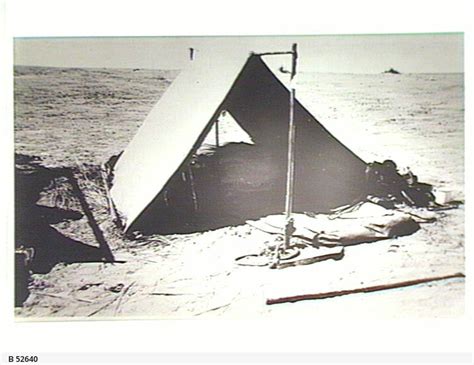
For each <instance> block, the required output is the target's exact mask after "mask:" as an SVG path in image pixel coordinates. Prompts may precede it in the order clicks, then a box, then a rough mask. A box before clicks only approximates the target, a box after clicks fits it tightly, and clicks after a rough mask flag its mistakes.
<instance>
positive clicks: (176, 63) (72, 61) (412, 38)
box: [14, 33, 464, 73]
mask: <svg viewBox="0 0 474 365" xmlns="http://www.w3.org/2000/svg"><path fill="white" fill-rule="evenodd" d="M292 43H297V44H298V52H299V59H298V65H299V70H302V71H310V72H336V73H379V72H382V71H384V70H387V69H389V68H391V67H393V68H395V69H397V70H398V71H400V72H403V73H438V72H440V73H442V72H464V62H463V59H464V52H463V43H464V39H463V34H462V33H438V34H436V33H435V34H412V35H410V34H402V35H396V34H395V35H344V36H341V35H339V36H338V35H324V36H283V37H278V36H267V37H262V36H259V37H121V38H120V37H89V38H15V40H14V63H15V64H16V65H34V66H53V67H99V68H102V67H106V68H110V67H112V68H147V69H181V68H182V67H183V66H184V65H185V64H186V63H187V62H188V60H189V51H188V49H189V48H190V47H193V48H195V49H196V50H197V53H196V57H199V55H200V54H206V55H212V54H213V53H219V54H224V55H226V56H227V55H228V56H229V57H232V55H236V54H241V53H242V52H250V51H255V52H268V51H286V50H290V49H291V44H292ZM287 59H288V58H287ZM270 62H273V63H275V64H277V63H281V64H285V63H286V61H285V60H284V59H282V58H278V57H276V58H273V59H272V61H270Z"/></svg>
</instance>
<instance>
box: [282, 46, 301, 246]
mask: <svg viewBox="0 0 474 365" xmlns="http://www.w3.org/2000/svg"><path fill="white" fill-rule="evenodd" d="M291 55H292V60H291V61H292V62H291V77H290V84H291V86H290V113H289V114H290V115H289V127H288V167H287V174H286V196H285V241H284V248H285V249H287V248H288V247H289V246H290V240H291V236H292V235H293V233H294V222H293V217H292V212H293V196H294V182H295V120H294V119H295V95H296V91H295V86H294V77H295V75H296V62H297V59H298V51H297V45H296V43H294V44H293V46H292V52H291Z"/></svg>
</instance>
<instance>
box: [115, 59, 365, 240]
mask: <svg viewBox="0 0 474 365" xmlns="http://www.w3.org/2000/svg"><path fill="white" fill-rule="evenodd" d="M223 110H225V111H227V112H229V113H230V114H231V115H232V117H233V118H234V119H235V121H236V122H237V123H238V124H239V126H240V127H241V128H242V129H243V130H244V131H245V132H247V133H248V135H249V136H250V137H251V138H252V140H253V142H254V144H253V145H250V144H244V143H235V144H228V145H226V146H222V147H220V148H216V150H215V151H214V154H213V155H211V156H196V151H197V150H198V149H199V147H200V146H201V144H202V142H203V140H204V139H205V138H206V136H207V135H208V133H209V131H210V130H211V128H212V127H213V125H214V124H215V123H216V121H217V119H218V117H219V115H220V114H221V112H222V111H223ZM288 115H289V90H288V89H287V87H285V85H284V84H283V83H282V82H281V81H280V80H279V79H278V78H277V77H276V76H275V74H273V72H272V71H271V70H270V68H269V67H268V66H267V65H266V63H265V61H264V60H263V59H262V57H260V56H257V55H250V56H248V55H246V56H245V57H242V58H240V59H236V58H232V59H212V60H206V59H203V60H197V61H193V62H191V63H190V65H189V67H188V68H187V69H185V70H183V71H182V72H181V73H180V74H179V76H178V77H177V78H176V80H175V81H174V82H173V84H172V85H171V86H170V87H169V89H168V90H167V91H166V92H165V94H164V95H163V96H162V97H161V99H160V100H159V101H158V102H157V104H156V105H155V106H154V108H153V109H152V110H151V112H150V113H149V115H148V116H147V118H146V119H145V121H144V123H143V125H142V126H141V128H140V129H139V131H138V133H137V134H136V136H135V137H134V138H133V140H132V141H131V143H130V144H129V146H128V147H127V148H126V149H125V150H124V152H123V154H122V155H121V156H120V158H119V160H118V161H117V163H116V165H115V168H114V171H113V173H114V180H113V186H112V189H111V196H112V199H113V202H114V204H115V207H116V210H117V212H118V213H119V216H120V217H121V219H122V223H123V224H124V227H125V229H126V230H142V231H147V232H159V233H171V232H191V231H196V230H200V229H207V228H217V227H219V226H224V225H226V224H238V223H242V222H244V221H245V220H246V219H249V218H257V217H260V216H263V215H266V214H273V213H279V212H283V210H284V201H285V181H286V180H285V174H286V168H287V152H288V142H287V138H288V137H287V135H288ZM295 125H296V150H295V161H296V169H295V198H294V211H313V212H314V211H327V210H329V209H330V208H334V207H337V206H339V205H343V204H348V203H351V202H352V201H353V200H354V199H357V198H358V197H360V196H361V195H362V194H364V192H365V175H364V171H365V167H366V164H365V162H364V161H362V160H361V159H360V158H359V157H358V156H356V155H355V154H354V153H353V152H352V151H350V150H349V149H348V148H347V147H345V146H344V145H343V144H342V143H341V142H339V141H338V140H337V139H336V138H334V137H333V136H332V135H331V134H330V133H329V132H328V131H327V130H326V129H325V128H324V127H323V126H322V125H321V124H320V123H319V122H318V121H317V120H316V118H315V117H314V116H312V115H311V113H310V112H309V111H308V110H307V109H306V108H304V107H303V106H302V105H301V103H299V102H298V101H296V102H295Z"/></svg>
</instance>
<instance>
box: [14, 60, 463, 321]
mask: <svg viewBox="0 0 474 365" xmlns="http://www.w3.org/2000/svg"><path fill="white" fill-rule="evenodd" d="M177 74H178V72H177V71H159V70H115V69H60V68H36V67H16V68H15V150H16V151H15V152H18V153H23V154H27V155H33V156H39V157H41V158H42V160H43V164H44V165H45V166H50V167H53V166H54V167H64V166H66V167H70V166H77V165H78V164H83V163H86V164H90V165H100V164H102V163H104V162H105V161H106V160H107V159H108V158H109V157H110V156H112V155H113V154H117V153H119V152H120V151H121V150H123V149H124V148H125V147H126V145H127V143H128V142H129V141H130V139H131V138H132V137H133V135H134V134H135V132H136V130H137V128H138V127H139V126H140V124H141V122H142V121H143V119H144V118H145V116H146V114H147V113H148V111H149V110H150V109H151V107H152V106H153V105H154V103H155V102H156V101H157V100H158V99H159V98H160V96H161V95H162V94H163V92H164V91H165V90H166V88H167V87H168V85H169V84H170V83H171V82H172V80H173V79H174V77H176V75H177ZM463 77H464V76H463V75H462V74H404V75H391V74H376V75H349V74H316V73H314V74H313V73H302V74H301V75H299V80H298V86H297V97H298V98H299V99H300V100H301V101H302V103H303V104H304V105H305V106H307V107H308V109H309V110H310V111H311V112H312V113H313V114H314V115H315V116H316V117H317V118H318V119H319V120H320V121H321V122H322V123H323V125H324V126H325V127H326V128H327V129H328V130H330V131H331V132H332V133H333V134H334V135H335V136H337V137H338V138H339V139H340V140H341V141H342V142H343V143H345V144H346V145H347V146H349V147H350V148H351V149H352V150H353V151H354V152H355V153H357V154H358V155H359V156H360V157H361V158H363V159H364V160H365V161H367V162H369V161H373V160H378V161H383V160H385V159H389V158H390V159H393V160H394V161H396V162H397V164H398V165H399V167H401V168H403V167H406V166H409V167H410V168H411V170H412V171H413V172H414V173H415V174H416V175H418V177H419V179H420V181H423V182H427V183H431V184H433V185H434V186H436V187H437V188H443V189H448V190H451V191H452V192H453V197H454V198H455V199H456V200H464V83H463ZM183 107H186V105H184V104H183ZM98 199H99V198H98ZM100 199H102V200H105V197H103V196H102V197H100ZM96 203H97V202H96ZM97 205H100V204H98V203H97ZM99 213H100V215H101V216H103V212H102V211H101V212H99V211H97V212H96V214H97V215H99ZM425 213H427V212H424V211H420V214H425ZM435 217H436V218H437V220H436V222H434V223H430V224H423V225H422V227H421V229H420V230H419V231H418V232H416V233H415V234H413V235H411V236H407V237H403V238H398V239H391V240H385V241H378V242H375V243H371V244H361V245H357V246H353V247H348V248H346V250H345V256H344V258H343V259H342V260H340V261H332V260H329V261H325V262H321V263H317V264H313V265H309V266H300V267H295V268H288V269H284V270H270V269H268V268H262V267H243V266H238V265H236V263H235V261H234V259H235V258H236V257H238V256H240V255H244V254H250V253H258V252H259V251H260V250H262V249H263V248H264V247H266V245H268V244H270V243H272V242H273V241H275V237H274V236H269V235H267V234H265V233H263V232H260V231H258V230H256V229H255V228H252V227H251V226H249V225H242V226H238V227H226V228H222V229H219V230H215V231H209V232H202V233H195V234H188V235H168V236H153V237H144V238H142V239H140V240H135V241H131V240H127V239H125V238H122V237H120V235H119V234H118V232H116V231H114V230H113V229H112V228H111V224H110V222H107V221H106V220H105V221H104V220H103V221H102V222H101V226H102V228H103V230H104V232H105V233H106V237H107V239H108V240H109V241H110V242H111V245H112V248H113V251H114V255H115V257H116V259H117V260H120V261H121V263H116V264H110V263H97V262H96V263H93V262H89V263H80V262H77V263H71V264H67V265H65V264H61V263H59V264H57V265H56V266H55V267H54V268H53V269H52V270H51V271H50V272H49V273H46V274H41V275H40V274H35V275H33V277H34V281H33V283H32V286H31V295H30V297H29V298H28V300H27V301H26V303H25V305H24V306H23V308H18V309H16V311H17V312H16V313H17V316H18V317H19V318H23V317H28V318H51V317H54V318H65V317H67V318H70V317H75V318H77V317H94V318H110V317H116V316H120V317H127V318H128V317H140V318H144V317H146V318H150V317H153V318H190V317H193V318H194V317H197V318H200V317H226V318H227V317H228V318H260V317H268V318H282V317H283V318H287V317H291V318H295V317H303V318H304V317H306V316H308V315H310V316H312V317H320V318H328V317H331V316H334V318H336V317H337V318H341V316H342V317H346V316H347V317H352V318H354V317H357V318H360V317H363V318H434V317H459V316H462V315H463V313H464V280H463V279H452V280H447V281H440V282H434V283H430V284H423V285H418V286H413V287H408V288H404V289H397V290H389V291H383V292H376V293H371V294H356V295H351V296H343V297H337V298H332V299H324V300H318V301H305V302H299V303H294V304H279V305H273V306H268V305H266V304H265V300H266V299H267V298H270V297H277V296H282V295H286V294H298V293H314V292H321V291H328V290H343V289H350V288H353V287H357V286H369V285H377V284H381V283H391V282H397V281H403V280H411V279H417V278H423V277H431V276H439V275H446V274H453V273H457V272H464V206H463V205H461V206H460V207H459V208H458V209H455V210H448V211H444V212H437V213H435ZM55 228H56V229H57V230H58V231H60V232H61V233H62V234H64V235H66V236H68V237H72V238H74V239H77V240H79V241H81V242H83V243H86V244H88V245H91V246H95V245H96V243H95V240H94V237H93V235H92V234H91V232H90V229H89V227H88V226H87V222H86V220H85V218H83V219H81V220H78V221H71V222H62V223H58V224H56V225H55Z"/></svg>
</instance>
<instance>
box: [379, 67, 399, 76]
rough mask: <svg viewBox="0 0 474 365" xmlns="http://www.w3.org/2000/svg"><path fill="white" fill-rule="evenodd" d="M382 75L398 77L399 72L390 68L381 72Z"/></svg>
mask: <svg viewBox="0 0 474 365" xmlns="http://www.w3.org/2000/svg"><path fill="white" fill-rule="evenodd" d="M383 73H384V74H393V75H400V73H401V72H400V71H397V70H395V69H394V68H392V67H390V69H388V70H386V71H384V72H383Z"/></svg>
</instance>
